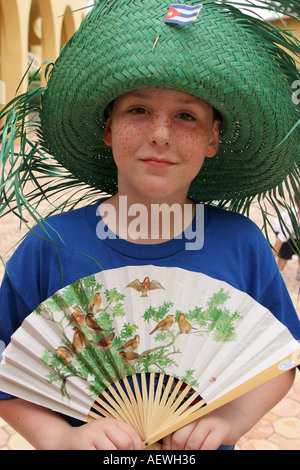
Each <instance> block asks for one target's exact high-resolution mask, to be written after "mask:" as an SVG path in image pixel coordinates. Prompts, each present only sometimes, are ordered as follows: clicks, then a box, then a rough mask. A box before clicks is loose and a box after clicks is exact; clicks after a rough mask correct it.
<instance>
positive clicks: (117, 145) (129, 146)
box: [112, 125, 141, 158]
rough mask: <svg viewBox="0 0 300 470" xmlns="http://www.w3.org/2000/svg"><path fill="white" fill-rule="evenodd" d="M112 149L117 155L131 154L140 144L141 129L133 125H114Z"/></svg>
mask: <svg viewBox="0 0 300 470" xmlns="http://www.w3.org/2000/svg"><path fill="white" fill-rule="evenodd" d="M112 135H113V139H112V149H113V153H114V155H115V157H118V158H120V157H121V158H122V157H123V158H126V157H127V156H131V155H132V154H133V152H134V151H135V150H136V149H137V148H138V146H139V139H140V137H141V131H140V130H139V129H137V128H136V127H134V126H132V125H119V126H118V125H116V126H114V127H113V134H112Z"/></svg>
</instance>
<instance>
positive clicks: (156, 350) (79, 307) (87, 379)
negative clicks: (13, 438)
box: [0, 265, 300, 445]
mask: <svg viewBox="0 0 300 470" xmlns="http://www.w3.org/2000/svg"><path fill="white" fill-rule="evenodd" d="M299 362H300V354H299V343H298V342H297V341H296V340H295V339H294V338H293V336H292V335H291V334H290V332H289V331H288V330H287V328H286V327H285V326H284V325H282V324H281V323H280V322H279V321H278V320H277V319H276V318H275V317H274V316H273V315H272V314H271V313H270V312H269V311H268V310H267V309H266V308H264V307H262V306H261V305H260V304H258V303H257V302H256V301H254V300H253V299H252V298H251V297H250V296H248V295H247V294H245V293H243V292H240V291H239V290H237V289H235V288H233V287H232V286H230V285H229V284H227V283H225V282H223V281H218V280H216V279H213V278H210V277H208V276H206V275H204V274H199V273H195V272H190V271H186V270H184V269H180V268H165V267H156V266H152V265H149V266H129V267H124V268H119V269H112V270H108V271H104V272H100V273H97V274H95V275H91V276H88V277H86V278H84V279H81V280H79V281H76V282H75V283H73V284H71V285H70V286H68V287H65V288H63V289H61V290H59V291H58V292H57V293H56V294H54V295H53V296H52V297H50V298H49V299H47V300H46V301H45V302H43V303H42V304H41V305H40V306H39V307H38V308H37V309H36V310H35V311H34V312H33V313H31V314H30V315H29V316H28V317H27V318H26V319H25V321H24V322H23V324H22V325H21V327H20V328H19V329H18V330H17V331H16V332H15V333H14V335H13V336H12V338H11V343H10V344H9V345H8V347H7V348H6V349H5V351H4V353H3V360H2V363H1V364H0V389H1V390H2V391H4V392H6V393H9V394H11V395H14V396H18V397H20V398H23V399H25V400H29V401H32V402H34V403H37V404H39V405H42V406H45V407H47V408H50V409H52V410H54V411H57V412H61V413H64V414H66V415H69V416H72V417H74V418H77V419H80V420H82V421H88V420H89V419H94V418H97V417H100V416H114V417H116V418H117V419H121V420H124V421H127V422H129V423H130V424H131V425H132V426H134V427H135V428H136V429H137V430H138V432H139V433H140V435H141V438H142V440H143V441H144V442H146V443H147V444H148V443H151V442H154V441H155V440H156V439H159V438H161V437H163V436H164V435H167V434H168V433H169V432H171V431H172V430H175V429H177V428H178V427H181V426H182V425H184V424H186V422H188V421H191V420H193V419H196V418H197V417H200V416H201V415H203V414H205V413H207V412H209V411H210V410H211V409H214V408H216V407H217V406H221V405H222V404H223V403H225V402H227V401H230V400H231V399H233V398H235V396H239V395H240V394H242V393H245V392H246V391H247V390H248V389H249V390H250V389H251V388H254V387H255V386H258V385H259V384H260V383H263V382H264V381H267V380H269V379H270V378H272V377H273V376H276V375H278V374H279V373H281V372H283V371H284V370H286V369H289V368H292V367H295V365H297V364H299ZM257 377H259V381H257ZM249 387H250V388H249ZM147 444H145V445H147Z"/></svg>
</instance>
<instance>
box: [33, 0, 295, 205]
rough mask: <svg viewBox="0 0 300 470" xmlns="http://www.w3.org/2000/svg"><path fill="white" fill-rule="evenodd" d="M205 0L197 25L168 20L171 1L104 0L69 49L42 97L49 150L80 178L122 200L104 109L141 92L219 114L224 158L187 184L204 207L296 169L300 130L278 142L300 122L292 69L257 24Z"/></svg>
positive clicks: (255, 190)
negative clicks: (193, 100)
mask: <svg viewBox="0 0 300 470" xmlns="http://www.w3.org/2000/svg"><path fill="white" fill-rule="evenodd" d="M190 3H194V2H190ZM203 3H204V6H203V8H202V11H201V13H200V14H199V17H198V19H197V21H195V22H194V23H193V24H191V25H185V26H179V25H176V24H166V23H163V19H164V17H165V14H166V12H167V11H168V8H169V6H170V2H169V1H166V0H147V1H146V0H132V1H126V2H124V1H123V0H115V1H114V2H111V1H109V2H108V1H102V2H100V3H99V4H98V5H97V6H96V7H95V8H94V9H93V10H92V11H91V12H90V14H88V15H87V17H86V19H85V20H84V21H83V23H82V25H81V27H80V29H79V31H78V32H77V33H76V34H75V35H74V36H73V38H72V39H71V40H70V41H69V43H67V45H66V46H65V47H64V49H63V51H62V53H61V55H60V57H59V59H58V60H57V62H56V63H55V65H54V68H53V70H52V73H51V77H50V80H49V83H48V87H47V90H46V92H45V94H44V96H43V99H42V112H41V122H42V132H43V145H44V148H45V149H46V150H47V152H49V153H50V154H51V155H53V156H54V157H55V158H56V159H57V161H58V162H59V163H61V164H62V165H63V166H64V167H65V168H67V169H68V170H69V171H70V172H71V173H72V174H73V175H75V177H76V178H78V180H79V181H82V182H85V183H87V184H89V185H90V186H92V187H93V188H98V189H99V190H101V191H104V192H107V193H109V194H115V193H116V191H117V169H116V166H115V163H114V161H113V156H112V153H111V149H110V148H108V147H107V146H106V145H105V144H104V143H103V127H104V110H105V108H106V106H107V104H108V103H109V102H110V101H112V100H113V99H115V98H116V97H117V96H119V95H121V94H123V93H125V92H128V91H130V90H132V89H138V88H144V87H166V88H173V89H178V90H182V91H185V92H187V93H191V94H193V95H195V96H198V97H199V98H202V99H203V100H205V101H207V102H209V103H211V104H212V105H213V106H214V107H215V108H216V109H217V110H219V111H220V113H221V115H222V119H223V120H222V128H221V143H220V148H219V151H218V153H217V155H216V156H215V157H214V158H211V159H206V161H205V163H204V166H203V168H202V169H201V171H200V173H199V175H198V176H197V178H196V179H195V180H194V181H193V183H192V185H191V190H190V195H191V196H193V197H195V198H197V199H198V200H200V201H203V202H204V201H212V200H224V199H240V198H245V197H249V196H252V195H256V194H259V193H262V192H265V191H267V190H270V189H271V188H274V187H275V186H277V185H278V184H279V183H280V182H281V181H283V179H284V178H285V177H286V176H287V175H288V174H290V173H292V172H293V171H295V169H296V168H297V166H299V127H298V129H296V130H295V131H294V132H292V133H291V134H290V135H289V137H288V138H287V139H286V140H285V141H284V142H283V143H282V144H281V145H279V144H280V143H281V142H282V140H283V139H284V137H285V136H286V135H287V134H288V133H289V131H290V130H291V129H292V127H293V126H294V125H295V123H296V121H297V119H298V116H297V112H296V110H295V106H294V104H293V102H292V99H291V93H290V87H291V85H292V83H293V81H294V80H296V79H297V71H296V68H294V70H293V67H292V65H291V63H290V62H288V61H287V60H286V61H285V62H284V60H282V59H280V58H279V54H278V51H279V49H278V48H277V46H275V45H273V44H271V43H270V44H269V45H268V44H267V42H266V36H267V33H266V35H265V36H264V37H263V35H262V32H261V30H260V29H259V28H258V27H257V25H256V23H253V24H252V25H251V23H249V22H246V21H243V20H242V19H239V17H238V15H237V14H236V13H234V9H233V10H232V9H228V10H227V9H225V8H221V7H220V5H219V6H218V5H216V4H215V3H212V2H203ZM280 54H281V55H282V53H280Z"/></svg>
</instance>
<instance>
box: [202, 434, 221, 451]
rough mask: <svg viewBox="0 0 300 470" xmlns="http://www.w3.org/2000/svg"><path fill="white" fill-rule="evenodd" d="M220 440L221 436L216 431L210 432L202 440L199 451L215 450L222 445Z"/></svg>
mask: <svg viewBox="0 0 300 470" xmlns="http://www.w3.org/2000/svg"><path fill="white" fill-rule="evenodd" d="M222 438H223V436H222V434H220V433H218V432H216V431H211V432H210V433H208V434H207V436H206V437H205V439H204V440H203V442H202V444H201V447H200V450H217V449H218V448H219V447H220V446H221V445H222V443H223V442H222V441H223V439H222Z"/></svg>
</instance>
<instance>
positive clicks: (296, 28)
mask: <svg viewBox="0 0 300 470" xmlns="http://www.w3.org/2000/svg"><path fill="white" fill-rule="evenodd" d="M283 22H284V23H285V25H286V26H285V25H284V24H283V23H282V21H280V20H276V21H272V23H273V24H274V25H275V26H277V27H278V28H280V29H286V27H287V28H288V30H289V31H290V32H291V33H292V34H293V36H295V38H297V39H298V40H299V41H300V21H298V20H294V19H292V18H289V17H287V16H286V17H284V18H283ZM294 59H295V61H296V64H297V68H298V69H300V61H299V57H298V58H296V57H295V56H294Z"/></svg>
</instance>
